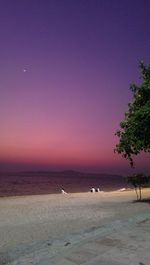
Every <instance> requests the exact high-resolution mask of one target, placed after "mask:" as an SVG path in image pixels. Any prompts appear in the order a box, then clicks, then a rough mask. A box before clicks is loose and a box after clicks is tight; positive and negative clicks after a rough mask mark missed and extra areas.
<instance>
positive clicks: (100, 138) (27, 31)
mask: <svg viewBox="0 0 150 265" xmlns="http://www.w3.org/2000/svg"><path fill="white" fill-rule="evenodd" d="M138 60H143V61H144V62H145V64H149V63H150V2H149V1H147V0H132V1H131V0H130V1H129V0H124V1H123V0H113V1H112V0H109V1H108V0H107V1H106V0H26V1H24V0H18V1H17V0H13V1H11V0H1V1H0V171H3V170H25V169H27V170H28V169H46V170H47V169H52V170H54V169H55V170H61V169H78V170H79V169H80V170H83V171H97V172H107V173H122V174H126V173H127V172H132V171H133V170H132V171H131V169H130V167H129V163H128V162H127V161H125V160H124V159H123V158H122V157H121V156H119V155H117V154H114V152H113V149H114V147H115V144H116V143H117V142H118V139H117V137H116V136H114V133H115V131H116V130H117V129H118V128H119V123H120V121H121V120H122V119H123V118H124V112H125V111H126V110H127V103H128V101H129V100H131V97H132V94H131V92H130V90H129V85H130V83H132V82H139V69H138ZM149 158H150V155H146V156H145V155H141V156H139V157H138V158H137V164H136V165H137V169H136V170H138V171H139V170H140V171H143V172H150V170H149Z"/></svg>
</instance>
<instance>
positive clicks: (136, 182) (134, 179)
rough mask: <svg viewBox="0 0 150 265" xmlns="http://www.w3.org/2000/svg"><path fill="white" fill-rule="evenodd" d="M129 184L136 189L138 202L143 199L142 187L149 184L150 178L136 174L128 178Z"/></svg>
mask: <svg viewBox="0 0 150 265" xmlns="http://www.w3.org/2000/svg"><path fill="white" fill-rule="evenodd" d="M127 182H128V183H131V184H132V185H133V187H134V189H135V192H136V197H137V201H141V199H142V187H143V185H144V184H147V183H148V182H149V177H147V176H145V175H144V174H135V175H132V176H128V177H127Z"/></svg>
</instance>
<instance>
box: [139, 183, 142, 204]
mask: <svg viewBox="0 0 150 265" xmlns="http://www.w3.org/2000/svg"><path fill="white" fill-rule="evenodd" d="M139 194H140V198H139V200H140V201H141V199H142V188H141V186H139Z"/></svg>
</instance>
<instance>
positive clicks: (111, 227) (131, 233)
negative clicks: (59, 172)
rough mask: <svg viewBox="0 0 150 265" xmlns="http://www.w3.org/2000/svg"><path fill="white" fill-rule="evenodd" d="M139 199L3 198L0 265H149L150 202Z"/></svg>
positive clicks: (129, 194)
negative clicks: (139, 200)
mask: <svg viewBox="0 0 150 265" xmlns="http://www.w3.org/2000/svg"><path fill="white" fill-rule="evenodd" d="M148 196H150V189H148V188H147V189H144V190H143V197H144V198H148ZM135 198H136V197H135V193H134V191H125V192H120V191H115V192H100V193H95V194H93V193H74V194H67V195H62V194H55V195H33V196H18V197H17V196H16V197H4V198H0V265H5V264H9V265H10V264H11V265H29V264H32V265H48V264H52V265H55V264H58V265H63V264H65V265H71V264H72V265H73V264H74V265H75V264H78V265H80V264H90V265H92V264H93V265H94V264H95V265H98V264H99V265H101V264H102V265H105V264H107V265H114V264H115V265H119V264H120V265H121V264H122V265H125V264H131V265H134V264H138V265H148V264H149V260H150V253H149V247H150V245H149V244H150V243H149V242H150V233H149V232H150V203H149V201H147V200H146V201H145V202H141V203H139V202H138V203H137V202H134V200H135Z"/></svg>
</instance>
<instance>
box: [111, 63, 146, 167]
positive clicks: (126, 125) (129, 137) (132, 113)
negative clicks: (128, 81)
mask: <svg viewBox="0 0 150 265" xmlns="http://www.w3.org/2000/svg"><path fill="white" fill-rule="evenodd" d="M140 70H141V79H142V83H141V85H140V86H137V85H136V84H132V85H131V86H130V89H131V91H132V93H133V100H132V101H131V102H130V103H129V104H128V111H127V112H126V113H125V119H124V120H123V121H122V122H121V123H120V128H121V129H120V130H118V131H117V132H116V135H117V136H118V137H119V144H117V145H116V148H115V152H117V153H119V154H122V156H123V157H124V158H126V159H128V160H129V161H130V165H131V166H133V155H137V154H139V153H140V152H141V151H144V152H150V65H148V66H147V67H146V66H145V65H144V63H143V62H141V63H140Z"/></svg>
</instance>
